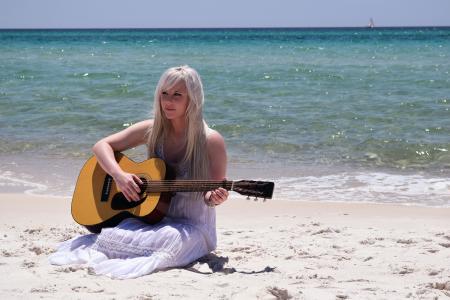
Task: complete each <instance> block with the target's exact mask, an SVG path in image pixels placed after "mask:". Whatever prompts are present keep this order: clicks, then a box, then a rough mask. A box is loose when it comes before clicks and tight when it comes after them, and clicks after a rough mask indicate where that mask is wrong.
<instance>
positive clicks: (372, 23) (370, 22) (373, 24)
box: [367, 18, 375, 28]
mask: <svg viewBox="0 0 450 300" xmlns="http://www.w3.org/2000/svg"><path fill="white" fill-rule="evenodd" d="M367 27H369V28H374V27H375V23H374V22H373V19H372V18H370V20H369V25H367Z"/></svg>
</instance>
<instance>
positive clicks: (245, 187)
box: [233, 180, 275, 199]
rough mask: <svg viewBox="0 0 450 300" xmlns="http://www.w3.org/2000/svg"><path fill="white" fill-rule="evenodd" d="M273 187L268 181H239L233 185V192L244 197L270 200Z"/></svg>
mask: <svg viewBox="0 0 450 300" xmlns="http://www.w3.org/2000/svg"><path fill="white" fill-rule="evenodd" d="M274 186H275V184H274V183H273V182H270V181H254V180H240V181H235V182H234V183H233V191H235V192H237V193H239V194H241V195H245V196H252V197H259V198H266V199H272V194H273V189H274Z"/></svg>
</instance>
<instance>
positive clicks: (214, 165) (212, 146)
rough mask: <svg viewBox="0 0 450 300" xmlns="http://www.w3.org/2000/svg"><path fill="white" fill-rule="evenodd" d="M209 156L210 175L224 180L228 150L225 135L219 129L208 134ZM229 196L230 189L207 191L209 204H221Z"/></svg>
mask: <svg viewBox="0 0 450 300" xmlns="http://www.w3.org/2000/svg"><path fill="white" fill-rule="evenodd" d="M206 147H207V152H208V158H209V177H210V179H211V180H223V179H225V177H226V172H227V151H226V147H225V141H224V140H223V137H222V136H221V135H220V133H218V132H217V131H213V132H212V133H211V134H209V135H208V138H207V142H206ZM227 198H228V191H227V190H226V189H224V188H218V189H215V190H212V191H208V192H207V193H205V202H206V204H207V205H210V206H215V205H219V204H221V203H222V202H224V201H225V200H227Z"/></svg>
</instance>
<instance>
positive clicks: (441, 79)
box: [0, 27, 450, 207]
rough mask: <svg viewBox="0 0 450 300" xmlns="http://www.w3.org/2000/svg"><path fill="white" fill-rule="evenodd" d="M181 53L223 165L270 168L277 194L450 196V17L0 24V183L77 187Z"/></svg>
mask: <svg viewBox="0 0 450 300" xmlns="http://www.w3.org/2000/svg"><path fill="white" fill-rule="evenodd" d="M182 64H188V65H190V66H192V67H194V68H195V69H197V70H198V72H199V73H200V75H201V77H202V79H203V83H204V89H205V108H204V115H205V119H206V121H207V123H208V124H209V125H210V126H211V127H212V128H214V129H216V130H218V131H219V132H220V133H221V134H222V135H223V136H224V138H225V141H226V144H227V149H228V159H229V170H228V175H227V176H228V178H229V179H233V180H234V179H260V180H271V181H274V182H275V194H274V201H275V200H277V199H288V200H292V201H303V200H309V201H340V202H373V203H401V204H407V205H425V206H436V207H440V206H450V152H449V150H450V111H449V108H450V74H449V72H450V28H446V27H437V28H433V27H425V28H373V29H369V28H341V29H326V28H323V29H313V28H312V29H300V28H298V29H297V28H287V29H286V28H272V29H271V28H262V29H134V30H133V29H121V30H119V29H98V30H0V158H1V159H2V163H1V164H0V193H2V192H3V193H8V192H26V193H34V194H44V195H49V196H53V195H54V196H63V197H71V194H72V192H73V188H74V185H75V182H76V179H77V174H78V172H79V170H80V168H81V166H82V165H83V163H84V161H85V160H86V159H87V158H88V157H90V156H91V155H92V152H91V147H92V145H93V144H94V143H95V142H96V141H97V140H99V139H100V138H102V137H104V136H106V135H109V134H111V133H113V132H117V131H119V130H121V129H123V128H125V127H127V126H129V125H130V124H133V123H136V122H138V121H140V120H143V119H146V118H149V117H151V110H152V103H153V92H154V89H155V86H156V84H157V81H158V79H159V77H160V75H161V74H162V72H163V71H164V70H165V69H167V68H169V67H172V66H177V65H182ZM127 154H128V155H130V156H131V157H132V158H133V159H135V160H138V161H139V160H143V159H145V149H143V147H140V148H137V149H131V150H129V151H127ZM236 198H237V197H236ZM239 198H240V197H239ZM242 198H244V197H243V196H242Z"/></svg>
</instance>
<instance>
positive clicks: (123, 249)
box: [49, 147, 216, 279]
mask: <svg viewBox="0 0 450 300" xmlns="http://www.w3.org/2000/svg"><path fill="white" fill-rule="evenodd" d="M158 148H159V149H158V151H157V152H159V153H158V155H159V156H160V157H161V158H162V159H164V154H163V151H162V147H158ZM176 174H177V175H176V177H177V179H185V178H186V175H187V169H186V168H185V169H181V170H177V172H176ZM215 248H216V213H215V209H214V208H212V207H208V206H207V205H206V204H205V203H204V201H203V198H202V196H201V193H176V195H175V196H173V197H172V201H171V204H170V207H169V211H168V213H167V216H166V217H165V218H164V219H163V220H162V221H161V222H160V223H158V224H155V225H149V224H146V223H143V222H142V221H140V220H138V219H136V218H129V219H125V220H123V221H122V222H121V223H120V224H118V225H117V226H116V227H114V228H104V229H102V231H101V232H100V233H99V234H88V235H83V236H79V237H76V238H73V239H71V240H68V241H65V242H63V243H62V244H61V245H60V246H59V248H58V250H57V251H56V252H55V253H53V254H51V255H50V256H49V261H50V263H51V264H54V265H66V264H87V265H88V266H89V267H92V269H93V271H94V272H95V273H96V274H99V275H106V276H109V277H111V278H118V279H125V278H135V277H139V276H143V275H147V274H150V273H152V272H154V271H156V270H161V269H166V268H170V267H182V266H185V265H187V264H189V263H191V262H193V261H195V260H197V259H198V258H200V257H202V256H204V255H206V254H208V253H209V252H211V251H212V250H214V249H215Z"/></svg>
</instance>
